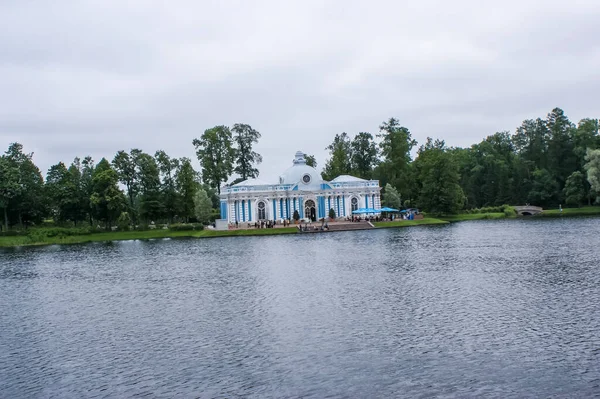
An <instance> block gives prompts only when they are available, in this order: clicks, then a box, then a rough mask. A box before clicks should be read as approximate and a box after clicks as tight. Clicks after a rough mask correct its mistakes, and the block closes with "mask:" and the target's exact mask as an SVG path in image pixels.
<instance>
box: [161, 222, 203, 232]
mask: <svg viewBox="0 0 600 399" xmlns="http://www.w3.org/2000/svg"><path fill="white" fill-rule="evenodd" d="M169 230H171V231H193V230H196V231H200V230H204V225H203V224H202V223H173V224H172V225H170V226H169Z"/></svg>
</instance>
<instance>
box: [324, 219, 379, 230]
mask: <svg viewBox="0 0 600 399" xmlns="http://www.w3.org/2000/svg"><path fill="white" fill-rule="evenodd" d="M328 226H329V231H348V230H369V229H373V228H374V227H373V225H372V224H371V223H369V222H365V221H362V222H334V223H329V224H328Z"/></svg>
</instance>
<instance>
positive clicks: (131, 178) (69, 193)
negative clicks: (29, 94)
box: [0, 124, 262, 230]
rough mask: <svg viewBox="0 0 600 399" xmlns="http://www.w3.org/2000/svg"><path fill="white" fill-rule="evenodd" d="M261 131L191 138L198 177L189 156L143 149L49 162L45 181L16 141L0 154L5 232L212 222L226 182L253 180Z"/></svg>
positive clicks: (221, 129)
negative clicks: (51, 226) (51, 225)
mask: <svg viewBox="0 0 600 399" xmlns="http://www.w3.org/2000/svg"><path fill="white" fill-rule="evenodd" d="M259 138H260V133H259V132H257V131H256V130H254V129H253V128H252V127H251V126H250V125H247V124H235V125H233V127H232V128H231V129H230V128H229V127H227V126H215V127H213V128H211V129H207V130H206V131H205V132H204V133H203V134H202V136H201V137H200V138H199V139H194V140H193V142H192V143H193V145H194V146H195V148H196V154H197V156H198V160H199V161H200V165H201V172H199V171H197V170H195V169H194V167H193V165H192V160H191V159H189V158H185V157H184V158H173V157H170V156H169V155H168V154H167V153H166V152H165V151H162V150H160V151H157V152H156V153H155V154H154V155H151V154H148V153H145V152H143V151H142V150H140V149H131V150H129V151H124V150H122V151H118V152H117V153H116V154H115V156H114V157H113V159H112V161H109V160H108V159H106V158H102V159H101V160H100V161H99V162H98V163H96V162H94V160H93V159H92V158H91V157H90V156H86V157H84V158H83V159H81V158H75V159H74V160H73V161H72V162H71V163H70V164H69V165H68V166H67V165H66V164H65V163H63V162H59V163H57V164H55V165H52V166H51V167H50V168H49V170H48V172H47V174H46V178H45V179H44V178H43V176H42V173H41V171H40V169H39V168H38V167H37V166H36V165H35V163H34V161H33V154H32V153H26V152H25V151H24V149H23V146H22V145H21V144H19V143H12V144H10V145H9V147H8V149H7V151H6V152H5V153H4V154H3V155H2V156H1V157H0V208H1V209H2V223H0V226H2V228H3V230H8V229H9V227H12V226H19V227H27V226H30V225H37V224H40V223H41V222H42V221H44V220H47V219H52V220H53V221H54V222H55V223H57V224H59V225H64V226H78V225H81V224H82V223H87V224H89V225H90V226H96V225H100V226H101V227H106V228H111V227H112V226H115V225H116V224H118V225H120V226H121V225H125V226H127V225H130V224H135V225H140V224H148V223H152V222H154V221H156V222H160V221H162V222H169V223H172V222H190V221H192V222H195V221H198V222H201V223H208V222H209V221H210V220H212V219H214V218H215V217H217V212H216V209H217V208H219V196H218V194H219V192H220V186H221V184H222V183H223V182H225V181H227V179H228V178H229V177H230V176H231V174H232V173H237V174H239V175H240V176H241V179H246V178H250V177H256V176H258V169H257V168H256V166H257V165H258V164H259V163H260V162H261V161H262V157H261V156H260V155H259V154H257V153H256V152H254V151H253V150H252V148H253V144H254V143H256V142H258V139H259Z"/></svg>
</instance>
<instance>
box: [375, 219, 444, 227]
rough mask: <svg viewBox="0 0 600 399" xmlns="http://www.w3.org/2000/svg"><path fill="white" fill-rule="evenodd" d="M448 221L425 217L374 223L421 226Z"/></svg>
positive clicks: (394, 225)
mask: <svg viewBox="0 0 600 399" xmlns="http://www.w3.org/2000/svg"><path fill="white" fill-rule="evenodd" d="M447 223H448V222H447V221H445V220H441V219H435V218H425V219H419V220H394V221H393V222H373V225H374V226H375V227H377V228H389V227H409V226H420V225H430V224H447Z"/></svg>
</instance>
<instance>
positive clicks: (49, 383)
mask: <svg viewBox="0 0 600 399" xmlns="http://www.w3.org/2000/svg"><path fill="white" fill-rule="evenodd" d="M597 222H598V219H576V220H573V219H571V220H569V221H566V220H517V221H489V222H487V221H482V222H465V223H459V224H453V225H446V226H433V227H415V228H410V229H399V230H382V231H366V232H344V233H335V234H323V235H318V234H315V235H305V236H285V237H237V238H231V239H222V240H175V239H174V240H166V241H150V242H148V241H130V242H116V243H112V244H91V245H76V246H50V247H45V248H28V249H18V250H3V251H2V252H0V303H1V304H2V306H0V397H6V398H31V397H43V398H53V397H56V398H83V397H86V398H88V397H89V398H107V397H258V398H263V397H306V398H308V397H315V398H322V397H334V398H336V397H399V396H400V397H423V398H425V397H431V396H437V397H459V398H463V397H503V398H506V397H515V398H520V397H592V396H599V395H600V306H598V304H599V303H600V269H599V267H598V265H600V253H599V250H598V248H600V234H599V233H600V228H599V227H598V223H597Z"/></svg>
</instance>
